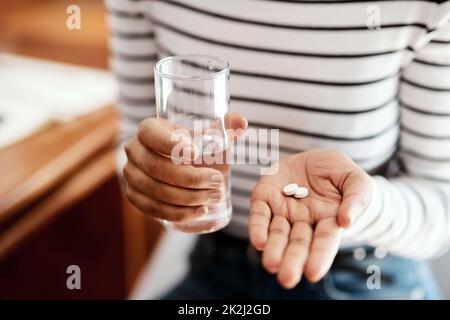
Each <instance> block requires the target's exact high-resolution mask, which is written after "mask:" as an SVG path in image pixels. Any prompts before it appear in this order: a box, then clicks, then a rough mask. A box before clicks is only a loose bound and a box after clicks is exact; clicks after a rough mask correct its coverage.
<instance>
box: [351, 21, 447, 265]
mask: <svg viewBox="0 0 450 320" xmlns="http://www.w3.org/2000/svg"><path fill="white" fill-rule="evenodd" d="M400 81H401V83H400V89H399V99H400V123H401V136H400V150H399V153H398V157H399V161H400V163H401V164H402V167H403V170H402V171H403V174H402V175H401V176H400V177H396V178H392V179H385V178H383V177H374V179H373V181H374V193H373V198H372V203H371V204H370V206H369V209H368V210H367V211H366V212H365V214H364V215H363V216H362V217H361V219H360V220H358V221H357V222H356V223H355V224H354V226H352V227H351V228H350V229H349V230H348V232H346V233H345V237H346V238H347V239H349V240H351V241H361V242H365V243H369V244H371V245H374V246H383V247H385V248H386V249H387V250H388V251H390V252H391V253H393V254H397V255H401V256H405V257H409V258H416V259H428V258H432V257H435V256H438V255H440V254H442V253H443V252H445V251H446V249H447V247H448V245H449V243H450V24H449V23H447V25H445V26H444V27H442V28H441V29H439V30H438V31H435V32H434V33H433V38H432V40H431V41H429V42H428V43H427V44H426V45H425V46H424V47H423V48H421V49H420V50H419V51H418V52H417V54H416V56H415V58H414V60H413V61H412V62H411V63H409V64H408V65H407V66H406V67H405V68H404V69H403V72H402V78H401V80H400Z"/></svg>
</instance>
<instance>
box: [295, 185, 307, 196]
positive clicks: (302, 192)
mask: <svg viewBox="0 0 450 320" xmlns="http://www.w3.org/2000/svg"><path fill="white" fill-rule="evenodd" d="M307 196H308V189H306V188H304V187H298V188H297V190H295V193H294V197H296V198H298V199H301V198H305V197H307Z"/></svg>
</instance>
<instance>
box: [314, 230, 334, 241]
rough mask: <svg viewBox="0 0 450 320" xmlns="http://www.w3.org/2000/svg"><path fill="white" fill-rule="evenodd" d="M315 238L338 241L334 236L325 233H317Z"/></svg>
mask: <svg viewBox="0 0 450 320" xmlns="http://www.w3.org/2000/svg"><path fill="white" fill-rule="evenodd" d="M315 237H317V238H321V239H325V240H339V239H338V236H337V235H336V234H334V233H331V232H327V231H321V232H318V233H316V234H315Z"/></svg>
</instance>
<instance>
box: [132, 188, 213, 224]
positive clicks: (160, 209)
mask: <svg viewBox="0 0 450 320" xmlns="http://www.w3.org/2000/svg"><path fill="white" fill-rule="evenodd" d="M127 196H128V199H129V200H130V202H131V203H132V204H133V205H134V206H135V207H136V208H137V209H139V210H140V211H141V212H143V213H146V214H150V215H152V216H153V217H155V218H159V219H164V220H168V221H174V222H180V221H188V220H193V219H196V218H198V217H201V216H203V215H204V214H206V213H207V212H208V207H207V206H197V207H186V206H174V205H171V204H167V203H164V202H161V201H158V200H155V199H153V198H150V197H147V196H146V195H144V194H142V193H140V192H139V191H137V190H136V189H134V188H133V187H132V186H130V185H128V187H127Z"/></svg>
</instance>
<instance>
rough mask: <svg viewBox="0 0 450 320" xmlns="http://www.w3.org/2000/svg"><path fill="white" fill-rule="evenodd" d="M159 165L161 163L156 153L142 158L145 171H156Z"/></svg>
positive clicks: (150, 172)
mask: <svg viewBox="0 0 450 320" xmlns="http://www.w3.org/2000/svg"><path fill="white" fill-rule="evenodd" d="M160 165H161V163H160V161H159V157H158V156H156V155H152V156H149V157H146V159H145V160H144V166H145V171H146V172H147V173H149V174H152V173H154V172H156V171H158V170H159V169H160Z"/></svg>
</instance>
